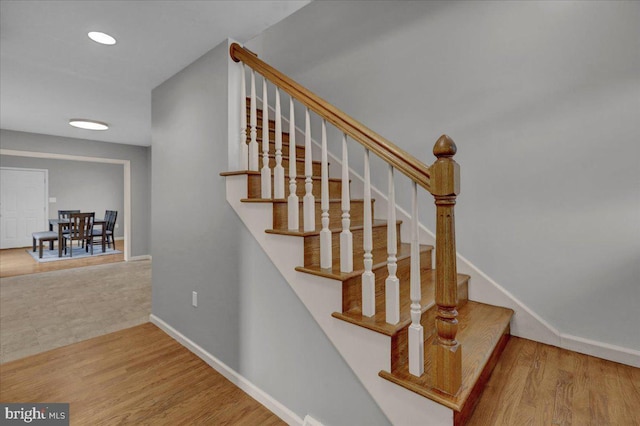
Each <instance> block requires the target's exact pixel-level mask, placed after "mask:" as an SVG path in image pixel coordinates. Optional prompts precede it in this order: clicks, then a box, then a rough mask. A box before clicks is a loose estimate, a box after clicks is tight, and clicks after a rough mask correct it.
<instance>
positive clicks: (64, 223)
mask: <svg viewBox="0 0 640 426" xmlns="http://www.w3.org/2000/svg"><path fill="white" fill-rule="evenodd" d="M70 223H71V221H70V220H69V219H49V231H53V227H54V226H57V227H58V257H62V238H63V234H64V230H65V229H67V228H69V225H70ZM106 224H107V221H106V220H104V219H94V220H93V225H94V226H95V225H100V228H101V229H102V252H103V253H104V252H105V250H106V241H107V227H106Z"/></svg>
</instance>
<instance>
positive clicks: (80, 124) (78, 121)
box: [69, 118, 109, 130]
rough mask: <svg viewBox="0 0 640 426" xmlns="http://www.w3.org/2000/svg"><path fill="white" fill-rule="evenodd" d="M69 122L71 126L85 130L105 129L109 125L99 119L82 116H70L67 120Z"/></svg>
mask: <svg viewBox="0 0 640 426" xmlns="http://www.w3.org/2000/svg"><path fill="white" fill-rule="evenodd" d="M69 124H70V125H72V126H73V127H77V128H79V129H86V130H107V129H108V128H109V125H108V124H107V123H103V122H101V121H95V120H86V119H84V118H72V119H71V120H69Z"/></svg>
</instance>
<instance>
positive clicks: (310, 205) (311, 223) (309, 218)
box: [302, 108, 316, 232]
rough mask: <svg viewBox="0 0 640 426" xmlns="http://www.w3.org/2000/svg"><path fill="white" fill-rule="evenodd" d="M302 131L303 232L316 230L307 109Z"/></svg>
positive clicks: (309, 126) (309, 125)
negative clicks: (303, 176) (303, 177)
mask: <svg viewBox="0 0 640 426" xmlns="http://www.w3.org/2000/svg"><path fill="white" fill-rule="evenodd" d="M304 121H305V129H304V175H305V180H304V189H305V194H304V198H303V199H302V210H303V213H304V219H303V220H304V230H305V232H308V231H315V230H316V199H315V197H314V196H313V192H312V191H313V179H312V176H313V163H312V158H311V118H310V116H309V108H306V111H305V119H304Z"/></svg>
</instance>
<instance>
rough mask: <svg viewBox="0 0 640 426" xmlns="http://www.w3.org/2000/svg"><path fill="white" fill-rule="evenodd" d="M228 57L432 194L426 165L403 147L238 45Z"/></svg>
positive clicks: (233, 46)
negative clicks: (292, 98)
mask: <svg viewBox="0 0 640 426" xmlns="http://www.w3.org/2000/svg"><path fill="white" fill-rule="evenodd" d="M229 54H230V55H231V58H232V59H233V60H234V61H235V62H240V61H242V62H244V63H245V64H246V65H248V66H250V67H251V68H253V69H254V70H255V71H257V72H258V73H260V74H261V75H262V76H263V77H266V78H267V80H269V81H271V82H272V83H273V84H275V85H276V86H278V87H280V88H281V89H282V90H284V91H285V92H287V93H288V94H289V95H291V96H293V97H294V98H295V99H296V100H298V101H299V102H300V103H301V104H303V105H305V106H306V107H307V108H309V109H310V110H311V111H313V112H314V113H316V114H317V115H319V116H320V117H322V118H324V119H325V120H327V121H328V122H329V123H331V124H333V125H334V126H335V127H337V128H338V129H339V130H340V131H341V132H343V133H346V134H347V135H348V136H350V137H351V138H352V139H353V140H355V141H357V142H359V143H360V144H361V145H363V146H364V147H365V148H367V149H369V150H370V151H372V152H373V153H375V154H376V155H377V156H378V157H380V158H382V159H383V160H384V161H386V162H387V163H389V164H391V165H392V166H393V167H395V168H396V169H398V170H399V171H400V172H401V173H403V174H405V175H406V176H407V177H408V178H409V179H411V180H413V181H414V182H416V183H417V184H418V185H420V186H421V187H423V188H425V189H426V190H428V191H431V179H430V171H429V166H427V165H426V164H424V163H423V162H422V161H420V160H418V159H417V158H415V157H414V156H412V155H411V154H409V153H407V152H406V151H404V150H403V149H402V148H400V147H398V146H397V145H395V144H393V143H391V142H390V141H388V140H387V139H385V138H384V137H382V136H380V135H379V134H377V133H376V132H374V131H373V130H371V129H369V128H368V127H366V126H365V125H363V124H362V123H360V122H359V121H357V120H356V119H354V118H353V117H351V116H349V115H348V114H346V113H345V112H343V111H341V110H339V109H338V108H336V107H334V106H333V105H331V104H330V103H329V102H327V101H325V100H324V99H322V98H321V97H319V96H317V95H316V94H315V93H313V92H311V91H310V90H308V89H306V88H305V87H303V86H301V85H300V84H298V83H296V82H295V81H293V80H292V79H290V78H289V77H287V76H286V75H284V74H282V73H281V72H280V71H278V70H276V69H275V68H273V67H271V66H270V65H269V64H267V63H265V62H264V61H262V60H260V59H258V57H257V56H256V54H255V53H253V52H251V51H250V50H247V49H245V48H244V47H242V46H240V45H239V44H237V43H233V44H232V45H231V47H230V48H229Z"/></svg>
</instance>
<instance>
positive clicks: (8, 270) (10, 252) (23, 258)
mask: <svg viewBox="0 0 640 426" xmlns="http://www.w3.org/2000/svg"><path fill="white" fill-rule="evenodd" d="M116 249H118V250H120V251H124V240H118V241H116ZM27 250H31V247H21V248H12V249H3V250H0V278H5V277H15V276H17V275H26V274H37V273H39V272H47V271H59V270H61V269H71V268H79V267H81V266H90V265H102V264H105V263H113V262H122V261H123V260H124V253H120V254H109V255H105V256H95V257H84V258H82V259H72V260H60V261H57V262H46V263H39V262H37V261H35V260H34V259H33V258H32V257H31V255H30V254H29V253H27ZM98 250H101V249H100V248H98Z"/></svg>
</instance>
